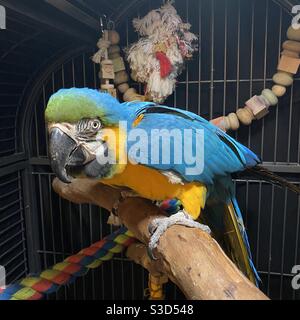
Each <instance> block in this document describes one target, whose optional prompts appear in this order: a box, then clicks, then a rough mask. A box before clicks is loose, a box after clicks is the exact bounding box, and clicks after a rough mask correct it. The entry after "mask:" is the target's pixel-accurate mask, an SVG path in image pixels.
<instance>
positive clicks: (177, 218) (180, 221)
mask: <svg viewBox="0 0 300 320" xmlns="http://www.w3.org/2000/svg"><path fill="white" fill-rule="evenodd" d="M173 225H181V226H186V227H189V228H197V229H200V230H202V231H205V232H207V233H209V234H210V233H211V230H210V228H209V227H208V226H206V225H204V224H201V223H199V222H197V221H194V220H193V218H192V217H191V216H190V215H189V214H188V213H186V212H185V211H184V210H183V211H179V212H177V213H176V214H174V215H172V216H170V217H166V218H157V219H154V220H153V221H152V222H151V223H150V225H149V227H148V229H149V232H150V234H151V238H150V241H149V245H148V252H149V255H150V257H151V258H152V259H154V260H156V258H155V257H154V255H153V250H154V249H155V248H156V247H157V245H158V241H159V239H160V237H161V236H162V235H163V234H164V233H165V231H166V230H167V229H168V228H170V227H171V226H173Z"/></svg>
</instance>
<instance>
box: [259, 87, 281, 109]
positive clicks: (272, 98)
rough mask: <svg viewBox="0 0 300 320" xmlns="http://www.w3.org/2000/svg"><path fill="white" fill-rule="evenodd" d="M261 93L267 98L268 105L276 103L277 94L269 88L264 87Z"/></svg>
mask: <svg viewBox="0 0 300 320" xmlns="http://www.w3.org/2000/svg"><path fill="white" fill-rule="evenodd" d="M261 95H262V96H263V97H264V98H266V99H267V100H268V102H269V104H270V106H276V104H277V103H278V98H277V96H276V95H275V94H274V92H273V91H272V90H270V89H264V90H263V91H262V92H261Z"/></svg>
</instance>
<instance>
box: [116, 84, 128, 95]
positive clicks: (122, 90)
mask: <svg viewBox="0 0 300 320" xmlns="http://www.w3.org/2000/svg"><path fill="white" fill-rule="evenodd" d="M128 89H129V85H128V83H122V84H120V85H119V86H118V90H119V91H120V92H121V93H125V92H126V91H127V90H128Z"/></svg>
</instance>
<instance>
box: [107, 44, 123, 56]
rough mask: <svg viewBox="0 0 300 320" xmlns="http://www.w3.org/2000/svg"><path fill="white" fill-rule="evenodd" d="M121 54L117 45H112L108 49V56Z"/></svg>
mask: <svg viewBox="0 0 300 320" xmlns="http://www.w3.org/2000/svg"><path fill="white" fill-rule="evenodd" d="M120 52H121V48H120V47H119V46H117V45H114V46H110V47H109V48H108V54H109V55H111V54H113V53H120Z"/></svg>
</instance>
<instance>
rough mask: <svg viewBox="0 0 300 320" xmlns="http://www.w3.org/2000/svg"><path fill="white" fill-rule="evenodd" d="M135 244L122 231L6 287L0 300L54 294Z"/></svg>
mask: <svg viewBox="0 0 300 320" xmlns="http://www.w3.org/2000/svg"><path fill="white" fill-rule="evenodd" d="M135 241H136V240H135V238H134V235H133V234H132V233H131V232H130V231H129V230H128V229H126V228H125V227H123V228H121V229H119V230H118V231H116V232H114V233H112V234H111V235H109V236H107V237H106V238H104V239H103V240H101V241H99V242H96V243H94V244H93V245H91V246H90V247H89V248H86V249H83V250H81V251H80V252H79V253H78V254H76V255H73V256H71V257H68V258H67V259H66V260H64V261H63V262H61V263H58V264H56V265H54V266H53V267H52V268H51V269H48V270H45V271H43V272H42V273H41V274H40V275H39V276H30V277H27V278H25V279H23V280H21V281H20V282H19V283H16V284H13V285H10V286H9V287H7V288H6V289H5V290H3V291H2V292H0V300H41V299H42V298H43V297H44V295H47V294H50V293H54V292H57V291H58V290H59V288H60V287H61V286H63V285H67V284H71V283H73V282H74V281H75V280H76V278H78V277H81V276H84V275H86V274H87V272H88V271H89V270H90V269H95V268H98V267H99V266H100V265H101V264H102V263H103V262H104V261H108V260H111V259H112V258H113V257H114V255H115V254H117V253H121V252H122V251H123V250H125V249H126V248H127V247H128V246H130V244H132V243H133V242H135Z"/></svg>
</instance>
